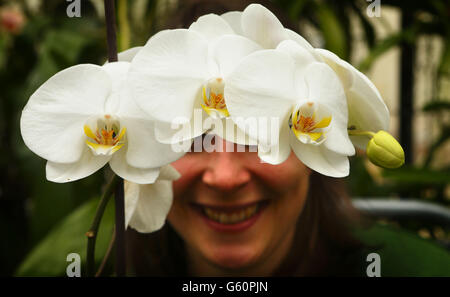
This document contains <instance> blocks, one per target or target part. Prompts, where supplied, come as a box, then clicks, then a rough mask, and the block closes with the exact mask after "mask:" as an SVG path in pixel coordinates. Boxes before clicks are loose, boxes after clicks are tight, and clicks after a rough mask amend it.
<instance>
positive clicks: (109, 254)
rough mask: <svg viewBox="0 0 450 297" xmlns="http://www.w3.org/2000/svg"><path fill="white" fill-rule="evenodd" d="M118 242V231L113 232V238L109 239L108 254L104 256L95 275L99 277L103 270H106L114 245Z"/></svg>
mask: <svg viewBox="0 0 450 297" xmlns="http://www.w3.org/2000/svg"><path fill="white" fill-rule="evenodd" d="M115 242H116V232H115V231H114V232H113V235H112V236H111V240H110V241H109V245H108V249H107V250H106V254H105V256H104V257H103V260H102V263H101V264H100V267H99V268H98V270H97V273H96V274H95V277H99V276H101V275H102V273H103V271H104V270H105V266H106V263H108V260H109V257H110V256H111V252H112V250H113V247H114V243H115Z"/></svg>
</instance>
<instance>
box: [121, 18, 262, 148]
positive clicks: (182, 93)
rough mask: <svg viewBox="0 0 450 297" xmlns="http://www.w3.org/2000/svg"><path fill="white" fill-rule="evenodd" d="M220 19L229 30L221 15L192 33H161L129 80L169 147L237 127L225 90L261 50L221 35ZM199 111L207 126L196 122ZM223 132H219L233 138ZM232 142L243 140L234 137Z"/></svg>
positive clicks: (144, 51) (139, 59) (137, 62)
mask: <svg viewBox="0 0 450 297" xmlns="http://www.w3.org/2000/svg"><path fill="white" fill-rule="evenodd" d="M217 20H219V23H220V24H222V25H225V26H228V25H227V23H226V22H225V21H223V20H222V19H221V18H220V17H218V16H217V18H216V17H214V16H212V15H208V16H205V17H202V18H200V19H199V20H198V21H197V22H196V23H194V24H193V25H192V26H191V29H177V30H166V31H162V32H159V33H158V34H156V35H155V36H153V37H152V38H150V40H149V41H148V42H147V44H146V45H145V46H144V47H143V48H142V49H141V50H140V51H139V53H138V54H137V55H136V56H135V58H134V59H133V61H132V63H131V68H130V72H129V76H128V78H129V83H130V85H131V86H132V89H133V91H134V98H135V100H136V102H137V103H138V105H139V106H140V107H141V108H142V109H143V110H144V111H145V112H146V113H147V114H148V115H149V116H150V117H151V118H152V119H154V120H155V121H156V123H157V124H156V136H157V138H158V140H159V141H161V142H163V143H177V142H180V141H183V140H185V139H193V138H194V137H197V136H199V135H201V134H203V133H204V132H206V131H207V130H208V129H210V128H211V127H212V126H216V125H219V126H222V127H224V128H225V127H226V126H227V122H228V124H229V123H230V122H231V124H232V127H233V129H234V124H233V122H232V121H230V120H229V119H228V116H229V113H228V110H227V104H226V101H227V99H226V98H225V97H224V87H225V86H226V84H227V79H228V75H229V73H230V72H231V71H232V70H233V69H234V67H235V66H236V65H237V64H238V63H239V61H240V60H241V59H242V58H243V57H245V56H247V55H248V54H249V53H252V52H254V51H257V50H260V49H261V47H260V46H259V45H258V44H256V43H255V42H253V41H251V40H249V39H247V38H244V37H242V36H238V35H235V34H231V35H227V34H225V33H227V32H224V31H223V30H217V31H215V27H214V21H217ZM204 22H209V23H210V24H211V27H208V30H209V31H208V32H203V33H199V32H197V31H196V29H195V28H196V26H197V25H198V24H200V23H202V24H203V23H204ZM199 27H204V26H199ZM193 28H194V29H193ZM229 30H230V32H232V31H231V29H229ZM215 36H218V37H215ZM198 112H199V113H200V116H201V118H202V119H205V123H198V122H196V121H198V117H197V116H196V113H197V115H198ZM206 120H209V123H206ZM174 121H177V123H178V124H180V125H179V129H178V130H177V129H174V128H173V127H172V125H171V124H172V123H174ZM186 127H188V128H189V129H186ZM220 130H221V129H218V130H217V131H216V132H217V133H216V134H219V136H220V137H222V138H225V139H227V140H230V139H228V138H227V135H224V134H223V133H220V132H221V131H220ZM224 130H225V129H224ZM224 130H223V131H224ZM180 131H181V132H182V133H180ZM183 131H185V132H186V133H184V132H183ZM242 134H244V135H245V133H242ZM234 135H235V136H236V135H238V133H235V134H234ZM175 136H179V137H175ZM231 141H233V142H239V141H240V140H239V139H235V138H233V139H231ZM242 141H243V142H244V140H242Z"/></svg>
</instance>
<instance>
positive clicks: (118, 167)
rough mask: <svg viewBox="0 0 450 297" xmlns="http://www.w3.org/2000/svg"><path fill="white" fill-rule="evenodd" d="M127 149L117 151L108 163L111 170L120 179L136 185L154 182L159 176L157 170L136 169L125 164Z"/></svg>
mask: <svg viewBox="0 0 450 297" xmlns="http://www.w3.org/2000/svg"><path fill="white" fill-rule="evenodd" d="M126 150H127V147H126V146H125V147H123V148H122V149H121V150H119V151H117V152H116V153H115V154H114V155H113V156H112V158H111V160H110V161H109V166H110V167H111V169H112V170H113V171H114V172H115V173H116V174H117V175H118V176H120V177H121V178H123V179H125V180H129V181H131V182H133V183H137V184H149V183H153V182H155V180H156V179H157V178H158V175H159V168H138V167H134V166H131V165H130V164H128V163H127V162H126Z"/></svg>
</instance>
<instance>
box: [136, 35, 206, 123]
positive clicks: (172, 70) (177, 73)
mask: <svg viewBox="0 0 450 297" xmlns="http://www.w3.org/2000/svg"><path fill="white" fill-rule="evenodd" d="M207 50H208V45H207V42H206V39H205V38H203V37H202V36H201V35H200V34H198V33H196V32H193V31H190V30H184V29H177V30H170V31H169V30H167V31H162V32H160V33H158V34H156V35H155V36H153V37H152V38H150V40H149V41H148V42H147V44H146V45H145V46H144V47H143V48H142V49H141V51H140V52H139V53H138V54H137V55H136V57H135V58H134V59H133V62H132V63H131V67H130V71H129V75H128V79H129V84H130V86H131V88H132V90H133V93H134V94H133V95H134V98H135V100H136V102H137V103H138V105H139V106H140V107H141V108H142V109H143V110H144V111H145V112H146V113H147V114H148V115H150V116H151V117H152V118H154V119H156V120H158V121H162V122H166V123H170V122H171V121H172V120H173V119H174V118H176V117H183V118H187V119H189V118H190V117H191V115H192V110H193V107H194V103H195V101H196V99H197V98H198V97H200V96H201V89H202V83H203V82H204V81H205V80H206V79H207V78H208V66H207V62H206V59H207Z"/></svg>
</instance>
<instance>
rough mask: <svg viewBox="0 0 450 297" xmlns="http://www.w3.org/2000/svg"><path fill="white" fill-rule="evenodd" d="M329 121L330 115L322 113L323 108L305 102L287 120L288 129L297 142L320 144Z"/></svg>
mask: <svg viewBox="0 0 450 297" xmlns="http://www.w3.org/2000/svg"><path fill="white" fill-rule="evenodd" d="M319 112H320V115H318V113H319ZM331 120H332V117H331V114H330V113H328V112H326V111H325V112H324V107H322V106H319V105H318V104H315V103H314V102H306V103H304V104H302V105H301V106H299V107H298V108H295V109H294V111H293V112H292V114H291V116H290V118H289V127H290V128H291V129H292V131H293V132H294V134H295V136H296V137H297V139H298V140H299V141H301V142H303V143H312V144H320V143H322V142H323V141H324V140H325V132H326V130H327V128H329V126H330V122H331Z"/></svg>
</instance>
